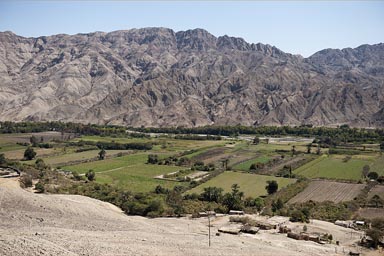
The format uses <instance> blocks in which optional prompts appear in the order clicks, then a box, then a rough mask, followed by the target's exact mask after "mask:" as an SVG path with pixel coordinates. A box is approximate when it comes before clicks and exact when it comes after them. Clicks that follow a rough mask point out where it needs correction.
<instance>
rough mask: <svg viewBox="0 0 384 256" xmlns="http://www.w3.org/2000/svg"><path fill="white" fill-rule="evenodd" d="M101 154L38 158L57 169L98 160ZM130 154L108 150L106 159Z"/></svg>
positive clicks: (85, 152) (66, 154)
mask: <svg viewBox="0 0 384 256" xmlns="http://www.w3.org/2000/svg"><path fill="white" fill-rule="evenodd" d="M99 152H100V150H88V151H83V152H72V153H62V152H61V154H59V155H53V156H46V157H44V156H43V157H41V156H39V155H37V157H38V158H41V159H43V160H44V162H45V163H46V164H49V165H51V166H53V167H57V166H60V165H67V164H69V163H71V162H78V161H88V160H97V158H98V153H99ZM129 152H132V151H131V150H108V151H107V155H106V157H110V156H114V155H117V154H119V153H122V154H127V153H129ZM25 162H26V163H29V164H32V163H34V162H35V160H31V161H25Z"/></svg>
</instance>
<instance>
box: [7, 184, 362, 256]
mask: <svg viewBox="0 0 384 256" xmlns="http://www.w3.org/2000/svg"><path fill="white" fill-rule="evenodd" d="M227 220H228V217H227V216H224V217H219V218H216V219H215V220H213V228H212V233H211V234H213V235H212V246H211V247H208V236H207V234H208V228H207V219H206V218H201V219H194V220H191V219H188V218H178V219H177V218H158V219H147V218H143V217H138V216H126V215H124V214H123V213H122V212H121V210H120V209H119V208H117V207H115V206H113V205H111V204H108V203H104V202H101V201H99V200H95V199H91V198H88V197H83V196H76V195H46V194H33V193H31V192H28V191H25V190H23V189H21V188H20V187H19V185H18V181H17V180H16V179H14V178H13V179H3V178H0V255H10V256H12V255H28V256H30V255H215V256H217V255H236V254H237V255H256V254H257V255H271V256H272V255H273V256H276V255H283V254H284V255H328V256H330V255H343V253H342V247H344V248H345V250H346V251H349V249H348V248H349V247H348V246H349V245H348V244H350V243H352V242H353V240H354V239H355V238H356V237H354V239H350V238H348V239H344V240H345V241H344V240H342V238H343V237H344V238H345V237H347V234H349V233H350V230H347V229H344V228H341V227H337V226H335V225H333V224H327V223H325V222H314V223H313V224H310V225H309V228H312V226H314V227H319V228H323V229H330V232H334V233H335V234H336V236H340V241H343V242H345V244H343V246H339V247H338V249H337V251H338V253H340V254H337V253H335V245H320V244H317V243H313V242H303V241H296V240H292V239H289V238H287V237H286V236H285V235H282V234H276V233H275V231H263V232H261V233H259V234H257V235H238V236H234V235H228V234H221V235H220V236H215V233H216V232H217V229H218V228H219V227H220V226H222V225H223V224H225V223H227ZM290 225H293V224H290ZM294 225H296V226H293V228H299V229H300V228H301V227H298V226H297V224H294ZM348 232H349V233H348ZM357 236H358V234H357ZM336 238H337V237H335V239H336Z"/></svg>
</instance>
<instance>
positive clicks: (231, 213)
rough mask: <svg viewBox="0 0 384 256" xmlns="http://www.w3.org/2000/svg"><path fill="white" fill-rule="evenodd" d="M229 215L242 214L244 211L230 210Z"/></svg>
mask: <svg viewBox="0 0 384 256" xmlns="http://www.w3.org/2000/svg"><path fill="white" fill-rule="evenodd" d="M229 215H244V211H235V210H230V211H229Z"/></svg>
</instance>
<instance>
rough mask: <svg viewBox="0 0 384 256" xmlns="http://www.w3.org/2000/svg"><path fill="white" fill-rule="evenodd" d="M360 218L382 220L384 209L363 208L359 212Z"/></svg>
mask: <svg viewBox="0 0 384 256" xmlns="http://www.w3.org/2000/svg"><path fill="white" fill-rule="evenodd" d="M358 216H359V217H361V218H365V219H374V218H380V217H381V218H382V217H383V216H384V208H362V209H360V210H359V212H358Z"/></svg>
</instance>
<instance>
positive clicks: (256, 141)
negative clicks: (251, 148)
mask: <svg viewBox="0 0 384 256" xmlns="http://www.w3.org/2000/svg"><path fill="white" fill-rule="evenodd" d="M259 143H260V139H259V137H255V138H253V144H255V145H257V144H259Z"/></svg>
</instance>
